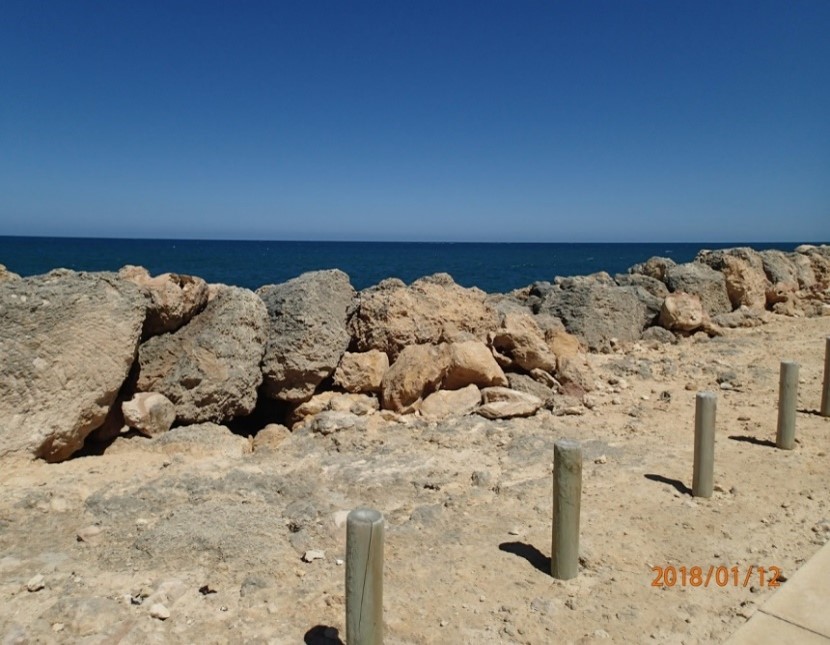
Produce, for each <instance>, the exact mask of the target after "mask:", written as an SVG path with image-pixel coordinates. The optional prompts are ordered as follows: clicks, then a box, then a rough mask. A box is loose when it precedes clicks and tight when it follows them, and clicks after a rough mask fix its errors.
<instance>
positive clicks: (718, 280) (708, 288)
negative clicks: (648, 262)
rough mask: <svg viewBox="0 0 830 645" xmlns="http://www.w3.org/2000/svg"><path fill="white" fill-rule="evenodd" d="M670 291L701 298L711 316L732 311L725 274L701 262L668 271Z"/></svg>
mask: <svg viewBox="0 0 830 645" xmlns="http://www.w3.org/2000/svg"><path fill="white" fill-rule="evenodd" d="M665 282H666V286H667V287H668V288H669V291H671V292H675V291H682V292H684V293H691V294H695V295H697V296H699V297H700V302H701V303H702V304H703V309H704V310H705V311H706V312H707V313H708V314H709V315H710V316H714V315H716V314H721V313H726V312H729V311H732V303H731V302H730V301H729V294H728V293H727V292H726V280H725V278H724V277H723V274H722V273H720V272H719V271H715V270H714V269H713V268H712V267H710V266H707V265H705V264H702V263H700V262H687V263H685V264H678V265H675V266H672V267H668V268H667V269H666V278H665Z"/></svg>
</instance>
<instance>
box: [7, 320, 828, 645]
mask: <svg viewBox="0 0 830 645" xmlns="http://www.w3.org/2000/svg"><path fill="white" fill-rule="evenodd" d="M827 335H830V318H817V319H808V320H793V319H784V318H774V319H773V322H772V323H770V324H769V325H766V326H763V327H758V328H754V329H744V330H730V331H727V334H726V336H724V337H722V338H716V339H712V340H707V339H699V338H692V339H685V340H683V341H682V342H681V343H680V344H678V345H675V346H659V347H657V346H653V347H649V346H647V345H646V344H638V345H635V346H633V347H630V348H627V349H626V351H625V352H624V353H622V352H620V353H616V354H608V355H592V356H590V357H589V361H590V364H591V366H592V368H593V371H594V375H595V378H596V380H597V381H598V382H600V383H601V385H602V387H601V388H600V389H598V390H596V391H594V392H592V393H591V394H590V395H589V401H588V403H589V405H590V406H592V407H591V408H590V409H586V410H585V413H584V414H583V415H580V416H554V415H552V414H550V413H548V412H544V413H542V414H539V415H537V416H535V417H533V418H529V419H518V420H512V421H488V420H485V419H483V418H481V417H477V416H471V417H465V418H462V419H458V420H453V421H450V422H441V423H434V422H433V423H428V422H426V421H424V420H422V419H414V418H413V419H411V420H410V421H409V422H407V423H396V424H391V425H380V424H378V425H377V426H375V427H373V428H372V429H371V430H369V431H363V432H360V431H356V430H347V431H342V432H338V433H335V434H332V435H329V436H320V435H313V434H309V433H308V432H298V433H294V434H292V435H290V436H287V437H286V438H284V440H283V441H282V442H281V443H279V442H278V441H277V440H274V439H272V440H271V441H270V442H262V443H261V444H260V443H258V444H257V445H256V448H257V449H256V450H255V451H251V450H250V442H249V441H248V440H247V439H245V438H240V437H236V436H216V435H210V436H207V435H206V436H205V437H203V438H201V437H193V436H191V435H187V433H184V434H183V435H182V436H180V437H179V438H178V439H175V438H174V436H175V434H176V433H175V432H171V433H169V437H168V439H167V440H165V442H161V441H150V440H146V439H143V438H132V439H119V440H118V441H117V442H116V443H115V444H114V445H113V446H112V447H111V448H110V449H109V450H108V451H107V452H106V453H105V454H104V455H101V456H89V457H83V458H77V459H73V460H71V461H69V462H65V463H62V464H54V465H48V464H45V463H39V462H37V463H21V462H4V463H0V482H2V491H3V495H2V500H0V636H2V637H3V639H4V640H3V641H2V642H3V643H4V644H6V643H53V642H54V643H69V642H77V643H196V642H198V643H302V642H307V643H337V642H339V640H338V639H343V640H345V628H344V619H345V616H344V573H345V572H344V565H343V563H342V559H343V558H344V553H345V524H344V519H345V514H346V512H347V511H348V510H349V509H351V508H354V507H357V506H361V505H366V506H371V507H375V508H377V509H378V510H380V511H382V512H383V513H384V515H385V517H386V520H387V533H386V564H385V579H384V580H385V602H384V605H385V614H384V615H385V621H386V642H387V643H534V644H536V643H551V642H554V641H556V642H578V643H593V642H600V641H615V642H621V643H634V642H659V643H704V642H706V643H708V642H720V641H722V640H724V639H725V638H726V637H727V636H729V635H730V634H731V633H732V632H734V631H735V630H736V629H737V628H738V627H739V626H740V625H741V624H742V623H743V622H744V621H745V620H746V619H747V618H748V617H749V616H750V615H752V613H753V612H754V611H755V610H756V609H757V608H758V607H759V606H760V605H761V604H762V603H763V602H764V600H765V599H766V598H767V597H768V596H769V594H770V593H772V591H773V590H772V589H770V588H769V585H768V583H769V580H770V579H771V578H772V577H773V574H771V573H769V572H770V570H771V568H772V567H778V568H780V571H781V575H780V578H779V579H780V580H781V581H782V584H786V579H787V578H788V577H790V576H791V575H792V574H793V573H794V572H795V571H796V569H797V568H798V567H799V566H800V565H801V564H802V563H803V562H805V561H806V560H807V559H808V558H809V557H810V556H811V555H813V554H814V553H815V552H816V551H817V550H818V549H819V547H820V546H821V545H822V544H823V543H824V542H825V541H826V540H827V539H828V538H830V457H828V452H830V419H825V418H822V417H820V416H818V415H817V410H818V407H819V399H820V392H821V380H822V370H823V352H824V338H825V336H827ZM785 359H792V360H796V361H798V362H799V363H800V364H801V378H800V388H799V410H800V411H799V413H798V418H797V424H798V426H797V437H798V443H797V445H796V448H795V450H792V451H781V450H777V449H776V448H775V446H774V439H775V429H776V415H777V397H778V369H779V362H780V361H781V360H785ZM719 381H723V382H725V383H727V384H728V385H726V386H723V387H726V388H730V387H731V389H721V386H720V384H719ZM702 390H714V391H717V396H718V411H717V441H716V447H715V460H716V463H715V484H716V492H715V493H714V496H713V497H712V498H711V499H700V498H693V497H692V496H691V495H690V493H689V491H688V487H689V486H691V479H692V456H693V428H694V403H695V392H697V391H702ZM562 437H569V438H575V439H579V440H580V441H582V442H583V446H584V453H585V462H584V471H583V498H582V530H581V554H582V558H581V567H580V573H579V576H578V577H577V578H575V579H573V580H570V581H566V582H562V581H557V580H554V579H552V578H551V576H550V575H549V572H548V571H549V566H550V565H549V559H548V558H549V556H550V543H551V497H552V492H551V470H552V455H553V442H554V441H555V440H556V439H559V438H562ZM277 444H278V445H277ZM308 549H319V550H323V551H324V552H325V558H324V559H319V560H314V561H313V562H309V563H306V562H303V561H302V559H301V556H302V554H303V553H304V552H305V551H306V550H308ZM668 565H673V566H674V567H675V568H676V570H677V572H678V574H677V577H678V579H677V582H676V583H675V584H674V585H673V586H667V585H662V586H653V584H652V582H653V581H654V580H655V578H656V576H657V573H656V572H655V570H654V569H653V567H666V566H668ZM693 566H700V567H702V569H703V576H704V578H705V577H706V572H707V571H708V569H709V567H710V566H712V567H718V566H723V567H728V568H729V570H730V573H729V581H728V583H727V584H726V586H723V587H719V586H718V585H717V584H715V581H714V578H713V579H712V580H710V583H709V586H708V587H706V586H704V585H703V584H700V586H692V583H691V578H690V577H689V575H690V574H689V573H688V570H689V569H690V568H691V567H693ZM681 567H685V568H686V570H687V574H686V576H685V584H683V580H681ZM732 567H737V571H738V572H739V573H738V577H739V580H738V584H737V585H736V584H734V582H735V581H734V580H733V577H734V574H733V573H732ZM750 567H753V573H752V575H751V579H750V581H749V583H748V585H747V586H746V587H744V586H743V583H744V578H745V575H746V573H747V571H748V570H749V568H750ZM758 567H764V568H765V570H766V572H767V573H766V574H765V576H764V577H765V580H762V579H761V575H760V573H759V572H758ZM36 576H42V581H41V580H40V579H39V578H36ZM664 582H665V580H664ZM27 585H28V587H30V588H31V589H33V590H31V591H30V590H29V588H27ZM41 585H42V588H40V587H41ZM158 604H162V605H164V607H166V608H167V610H168V611H169V614H170V615H169V618H167V619H166V620H161V619H160V618H155V617H153V616H152V615H151V614H152V613H153V611H154V610H153V608H154V607H155V611H156V612H158V610H159V609H158V606H157V605H158Z"/></svg>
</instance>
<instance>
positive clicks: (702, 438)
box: [692, 392, 718, 497]
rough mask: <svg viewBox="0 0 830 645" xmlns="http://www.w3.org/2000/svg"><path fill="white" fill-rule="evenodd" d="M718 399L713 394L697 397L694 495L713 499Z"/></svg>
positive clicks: (700, 393) (706, 393) (700, 394)
mask: <svg viewBox="0 0 830 645" xmlns="http://www.w3.org/2000/svg"><path fill="white" fill-rule="evenodd" d="M717 404H718V399H717V397H716V396H715V395H714V394H713V393H712V392H699V393H698V395H697V396H696V397H695V463H694V472H693V475H692V495H694V496H695V497H711V496H712V491H713V490H714V486H715V481H714V476H715V413H716V411H717Z"/></svg>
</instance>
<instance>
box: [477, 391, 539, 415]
mask: <svg viewBox="0 0 830 645" xmlns="http://www.w3.org/2000/svg"><path fill="white" fill-rule="evenodd" d="M481 395H482V400H483V402H484V403H483V405H482V406H481V407H479V408H478V410H476V412H478V413H479V414H480V415H481V416H483V417H485V418H487V419H509V418H512V417H529V416H532V415H534V414H536V412H537V411H538V410H539V408H541V407H542V399H540V398H539V397H538V396H534V395H533V394H527V393H525V392H517V391H515V390H511V389H509V388H506V387H488V388H484V389H483V390H482V391H481Z"/></svg>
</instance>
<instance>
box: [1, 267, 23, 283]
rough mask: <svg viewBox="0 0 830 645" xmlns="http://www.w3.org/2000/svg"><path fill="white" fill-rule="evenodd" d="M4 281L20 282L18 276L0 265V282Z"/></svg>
mask: <svg viewBox="0 0 830 645" xmlns="http://www.w3.org/2000/svg"><path fill="white" fill-rule="evenodd" d="M6 280H20V276H19V275H17V274H16V273H12V272H11V271H9V270H8V269H7V268H6V266H5V265H4V264H0V282H5V281H6Z"/></svg>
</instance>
